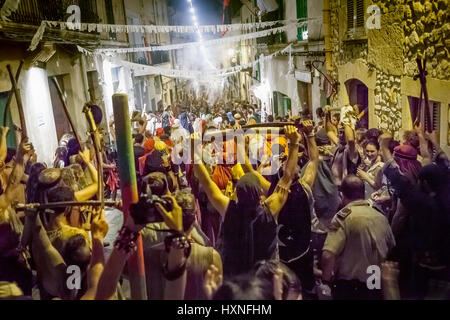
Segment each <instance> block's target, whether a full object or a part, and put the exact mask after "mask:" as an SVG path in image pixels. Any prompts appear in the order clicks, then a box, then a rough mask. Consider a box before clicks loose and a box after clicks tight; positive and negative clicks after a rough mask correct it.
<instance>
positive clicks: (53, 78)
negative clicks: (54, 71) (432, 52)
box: [52, 77, 81, 148]
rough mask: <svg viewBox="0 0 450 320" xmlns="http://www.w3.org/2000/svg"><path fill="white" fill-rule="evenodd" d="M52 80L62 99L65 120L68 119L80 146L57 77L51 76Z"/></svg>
mask: <svg viewBox="0 0 450 320" xmlns="http://www.w3.org/2000/svg"><path fill="white" fill-rule="evenodd" d="M52 81H53V83H54V84H55V87H56V91H58V95H59V98H60V99H61V101H62V105H63V109H64V113H65V114H66V118H67V120H69V124H70V127H71V128H72V131H73V134H74V135H75V139H77V142H78V145H79V146H80V148H81V140H80V137H79V136H78V133H77V131H76V130H75V126H74V124H73V121H72V117H71V116H70V113H69V110H68V109H67V104H66V99H65V98H64V93H63V92H62V90H61V87H60V85H59V82H58V79H57V78H56V77H52Z"/></svg>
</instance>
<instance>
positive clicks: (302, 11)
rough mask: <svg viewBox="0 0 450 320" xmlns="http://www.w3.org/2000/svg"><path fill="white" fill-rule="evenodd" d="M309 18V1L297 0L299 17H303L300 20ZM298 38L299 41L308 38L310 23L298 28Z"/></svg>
mask: <svg viewBox="0 0 450 320" xmlns="http://www.w3.org/2000/svg"><path fill="white" fill-rule="evenodd" d="M307 18H308V1H307V0H297V19H301V20H300V22H302V21H303V20H306V19H307ZM297 39H298V40H299V41H302V40H308V25H307V24H306V25H304V26H301V27H300V28H298V32H297Z"/></svg>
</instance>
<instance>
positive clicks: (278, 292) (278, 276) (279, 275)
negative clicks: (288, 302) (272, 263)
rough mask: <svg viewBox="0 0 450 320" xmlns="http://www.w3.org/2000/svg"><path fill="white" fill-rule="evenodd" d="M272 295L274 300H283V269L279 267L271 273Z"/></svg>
mask: <svg viewBox="0 0 450 320" xmlns="http://www.w3.org/2000/svg"><path fill="white" fill-rule="evenodd" d="M273 296H274V297H275V300H283V270H281V269H280V268H277V269H276V270H275V273H274V274H273Z"/></svg>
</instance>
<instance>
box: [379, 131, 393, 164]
mask: <svg viewBox="0 0 450 320" xmlns="http://www.w3.org/2000/svg"><path fill="white" fill-rule="evenodd" d="M391 140H392V135H391V134H389V133H383V134H382V135H381V136H380V137H379V138H378V142H379V144H380V151H381V157H382V158H383V162H385V163H386V162H388V161H393V160H394V158H393V156H392V153H391V151H390V150H389V143H390V142H391Z"/></svg>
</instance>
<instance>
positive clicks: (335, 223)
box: [328, 207, 352, 231]
mask: <svg viewBox="0 0 450 320" xmlns="http://www.w3.org/2000/svg"><path fill="white" fill-rule="evenodd" d="M350 213H352V210H351V209H350V208H348V207H345V208H343V209H341V210H340V211H339V212H337V213H336V215H335V216H334V217H333V220H331V223H330V225H329V226H328V228H329V230H330V231H337V230H338V229H339V228H340V227H341V226H342V223H343V222H344V220H345V218H347V217H348V216H349V215H350Z"/></svg>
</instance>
